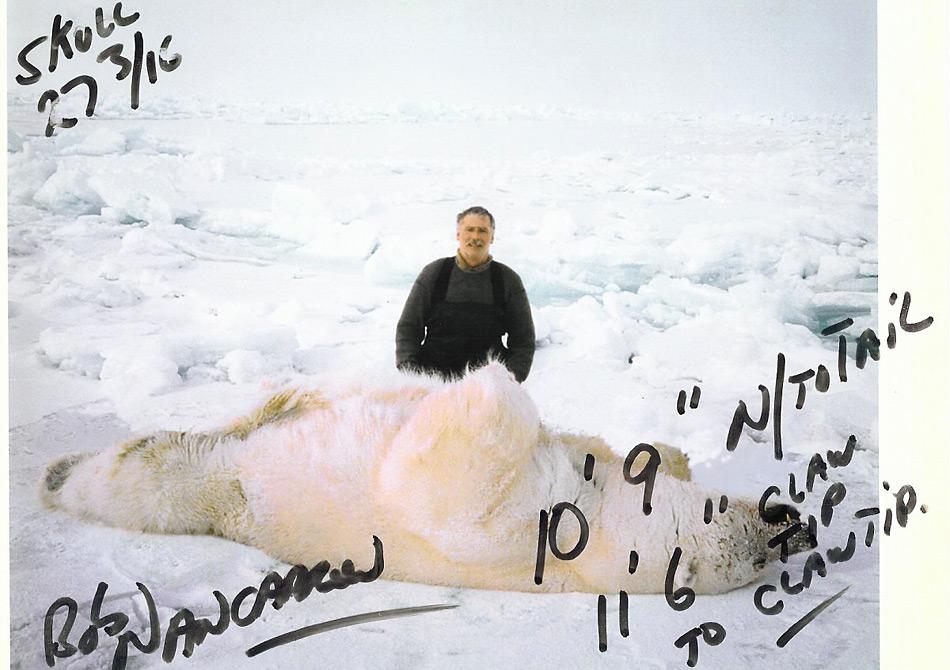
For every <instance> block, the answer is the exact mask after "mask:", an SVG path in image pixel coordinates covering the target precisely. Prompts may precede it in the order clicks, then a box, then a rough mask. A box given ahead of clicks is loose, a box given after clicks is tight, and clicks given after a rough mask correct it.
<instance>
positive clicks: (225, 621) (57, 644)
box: [43, 535, 452, 670]
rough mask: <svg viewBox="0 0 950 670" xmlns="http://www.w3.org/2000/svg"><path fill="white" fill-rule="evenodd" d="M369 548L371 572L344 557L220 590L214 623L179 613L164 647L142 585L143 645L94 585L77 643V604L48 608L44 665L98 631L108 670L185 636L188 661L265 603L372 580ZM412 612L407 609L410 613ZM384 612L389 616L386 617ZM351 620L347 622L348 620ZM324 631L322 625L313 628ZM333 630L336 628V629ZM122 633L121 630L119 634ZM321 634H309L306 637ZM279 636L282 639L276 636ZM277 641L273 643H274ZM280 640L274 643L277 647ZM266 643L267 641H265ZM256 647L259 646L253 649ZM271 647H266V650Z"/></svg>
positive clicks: (168, 656) (379, 563) (171, 647)
mask: <svg viewBox="0 0 950 670" xmlns="http://www.w3.org/2000/svg"><path fill="white" fill-rule="evenodd" d="M373 547H374V549H375V552H376V554H375V560H374V561H373V567H372V568H371V569H370V570H366V571H363V570H356V569H355V568H354V566H353V561H351V560H349V559H346V560H344V561H343V563H342V564H341V565H340V567H339V568H333V569H331V568H330V563H329V562H328V561H321V562H320V563H317V564H316V565H315V566H313V568H311V569H309V570H308V569H307V568H306V567H305V566H303V565H295V566H293V567H292V568H290V570H288V571H287V574H286V575H284V576H281V575H279V574H278V573H276V572H268V573H267V574H266V575H265V576H264V578H263V579H262V580H261V583H260V585H259V586H248V587H246V588H244V589H242V590H241V591H239V592H238V594H237V595H235V596H234V598H232V599H231V600H230V601H229V600H228V599H227V598H225V596H224V595H223V594H222V593H221V592H220V591H213V592H212V595H213V596H214V598H215V600H216V601H217V603H218V609H219V615H218V620H217V621H216V622H214V623H212V622H211V621H210V620H209V619H205V618H199V619H196V618H195V616H194V614H193V613H192V612H191V610H189V609H180V610H178V612H176V613H175V614H174V615H173V616H172V617H171V618H170V619H169V620H168V626H167V629H166V630H165V634H164V643H162V638H163V636H162V631H161V627H160V624H159V620H158V611H157V610H156V607H155V600H154V599H153V598H152V594H151V593H149V590H148V588H146V586H145V585H144V584H141V583H138V582H136V586H137V587H138V588H139V590H140V591H141V592H142V596H143V597H144V598H145V603H146V606H147V608H148V621H149V632H148V641H147V642H142V639H141V638H140V637H139V636H138V635H137V634H136V633H134V632H132V631H126V630H125V627H126V626H127V625H128V623H129V617H128V616H127V615H126V614H123V613H122V612H113V613H111V614H106V615H103V614H102V612H101V610H102V602H103V599H104V598H105V595H106V591H107V590H108V588H109V585H108V584H106V583H105V582H99V587H98V588H97V589H96V596H95V597H94V598H93V600H92V606H91V607H90V609H89V621H90V624H89V627H88V628H86V630H85V631H84V632H83V633H82V635H80V636H79V640H78V641H77V642H76V644H72V643H70V642H69V635H70V633H71V632H72V629H73V624H74V623H75V621H76V614H77V612H78V610H79V606H78V605H77V604H76V601H75V600H73V599H72V598H69V597H63V598H59V599H57V600H56V601H55V602H54V603H53V604H52V605H50V606H49V609H48V610H46V618H45V621H44V626H43V645H44V649H45V653H46V664H47V665H48V666H49V667H53V666H54V665H55V663H56V659H57V658H69V657H70V656H73V655H74V654H76V653H77V652H78V653H80V654H82V655H86V654H90V653H92V652H93V651H94V650H95V649H96V648H97V647H98V646H99V631H100V630H102V631H103V632H104V633H105V634H106V635H108V636H109V637H116V636H118V639H117V643H116V649H115V654H114V656H113V657H112V670H122V669H123V668H125V664H126V659H127V658H128V653H129V644H131V645H132V646H133V647H135V648H136V649H138V650H139V651H140V652H142V653H143V654H151V653H153V652H154V651H156V650H157V649H158V647H159V645H160V644H161V647H162V660H163V661H165V662H166V663H170V662H171V661H172V659H173V658H174V657H175V652H176V651H177V650H178V639H179V638H184V645H183V648H182V651H181V653H182V656H184V657H186V658H187V657H189V656H191V654H192V653H193V652H194V650H195V647H196V646H198V645H199V644H201V643H202V642H204V640H205V638H207V636H208V635H220V634H221V633H223V632H224V631H226V630H227V629H228V626H230V625H231V622H232V621H233V622H234V623H235V624H236V625H237V626H248V625H250V624H252V623H254V622H255V621H256V620H257V619H258V617H260V616H261V613H262V612H263V611H264V606H265V605H266V604H267V601H268V600H270V601H272V603H271V605H272V606H273V608H274V609H280V608H281V607H283V606H284V605H285V604H286V603H287V601H288V600H290V598H293V599H294V600H296V601H297V602H300V601H302V600H304V599H305V598H306V597H307V596H309V595H310V593H311V592H313V591H317V592H318V593H327V592H329V591H334V590H337V589H345V588H346V587H347V586H350V585H352V584H358V583H360V582H363V583H366V582H372V581H375V580H376V579H377V578H378V577H379V576H380V574H382V572H383V543H382V541H381V540H380V539H379V538H378V537H376V536H375V535H374V536H373ZM251 596H254V604H253V605H252V606H251V609H250V611H249V612H247V613H246V614H244V615H243V616H242V615H241V613H240V610H241V606H242V605H243V604H244V602H245V601H246V600H248V599H249V598H251ZM448 607H452V606H451V605H445V606H444V605H437V606H427V607H422V608H407V609H404V610H391V611H389V612H376V613H372V614H370V615H362V616H360V617H352V620H353V621H352V622H348V623H346V624H343V625H352V623H359V621H360V620H363V617H373V618H376V619H380V618H392V616H393V615H397V616H399V615H405V614H413V613H419V612H421V611H432V610H434V609H446V608H448ZM62 610H65V613H66V618H65V620H64V621H62V627H61V628H60V630H59V635H57V636H56V637H55V639H54V637H53V630H54V625H55V623H56V617H57V614H58V613H60V612H61V611H62ZM410 610H412V611H410ZM387 614H388V615H389V616H387ZM348 619H350V618H348ZM318 626H322V627H323V628H324V629H326V628H327V626H326V625H325V624H318ZM335 627H340V626H339V625H337V626H335ZM123 631H124V632H123ZM313 632H320V631H319V630H314V631H312V632H309V633H305V634H312V633H313ZM290 636H291V637H290V638H288V639H286V640H284V641H290V639H299V637H302V636H303V635H300V634H299V632H298V633H297V635H294V634H290ZM281 637H284V636H281ZM275 641H276V639H275ZM281 643H283V642H277V644H281ZM265 644H266V643H265ZM258 646H259V647H260V646H262V645H258ZM273 646H276V644H271V645H270V647H273Z"/></svg>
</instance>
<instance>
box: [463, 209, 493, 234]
mask: <svg viewBox="0 0 950 670" xmlns="http://www.w3.org/2000/svg"><path fill="white" fill-rule="evenodd" d="M469 214H475V215H477V216H487V217H488V220H489V221H490V222H491V227H492V230H494V229H495V217H494V216H492V215H491V212H489V211H488V210H487V209H485V208H484V207H480V206H478V205H475V206H474V207H469V208H468V209H466V210H464V211H461V212H459V213H458V216H456V217H455V225H456V226H457V225H459V224H460V223H462V219H464V218H465V217H466V216H468V215H469Z"/></svg>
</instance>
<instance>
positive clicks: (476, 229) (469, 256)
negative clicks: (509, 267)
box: [455, 207, 495, 266]
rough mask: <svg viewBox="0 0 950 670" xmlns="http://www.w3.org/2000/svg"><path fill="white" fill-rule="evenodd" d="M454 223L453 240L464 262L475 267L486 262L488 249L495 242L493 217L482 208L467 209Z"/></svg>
mask: <svg viewBox="0 0 950 670" xmlns="http://www.w3.org/2000/svg"><path fill="white" fill-rule="evenodd" d="M455 221H456V226H455V238H456V239H457V240H458V241H459V253H460V254H461V255H462V258H463V259H464V260H465V262H466V263H468V264H469V265H471V266H476V265H481V264H482V263H484V262H485V261H487V260H488V249H489V247H490V246H491V243H492V242H493V241H494V240H495V217H493V216H492V215H491V212H489V211H488V210H487V209H485V208H484V207H469V208H468V209H466V210H465V211H463V212H460V213H459V215H458V216H457V217H455Z"/></svg>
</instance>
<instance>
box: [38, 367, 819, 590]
mask: <svg viewBox="0 0 950 670" xmlns="http://www.w3.org/2000/svg"><path fill="white" fill-rule="evenodd" d="M416 382H417V383H416V384H414V385H411V386H404V387H402V388H394V389H389V390H378V389H377V390H365V389H360V388H356V389H352V390H351V391H350V392H347V393H343V394H341V395H339V396H338V397H336V398H334V399H332V400H331V399H329V398H326V397H324V396H323V395H321V394H319V393H316V392H310V393H297V392H293V391H290V392H286V393H282V394H278V395H277V396H275V397H273V398H271V400H269V401H268V403H267V404H265V405H264V407H262V408H261V409H260V410H258V412H257V413H255V414H253V415H251V416H250V417H247V418H244V419H242V420H239V421H238V422H236V423H234V424H232V425H231V426H230V427H228V428H226V429H224V430H222V431H220V432H217V433H192V434H189V433H171V432H163V433H158V434H155V435H151V436H148V437H144V438H141V439H137V440H133V441H130V442H127V443H125V444H121V445H117V446H115V447H113V448H111V449H108V450H106V451H104V452H101V453H99V454H96V455H89V454H80V455H72V456H67V457H65V458H62V459H60V460H59V461H57V462H55V463H53V464H51V465H50V466H49V467H48V469H47V472H46V476H45V478H44V481H43V486H42V495H43V499H44V501H45V502H46V503H47V504H48V505H49V506H51V507H56V508H61V509H64V510H67V511H69V512H72V513H74V514H77V515H79V516H81V517H83V518H86V519H93V520H96V521H101V522H103V523H106V524H110V525H114V526H119V527H122V528H128V529H133V530H141V531H147V532H157V533H212V534H217V535H221V536H223V537H226V538H230V539H233V540H236V541H238V542H243V543H245V544H249V545H253V546H255V547H259V548H260V549H262V550H264V551H266V552H267V553H269V554H271V555H273V556H276V557H277V558H279V559H281V560H283V561H287V562H289V563H295V564H304V565H307V566H311V565H314V564H316V563H317V562H319V561H321V560H324V559H326V560H329V561H331V562H334V561H336V564H339V563H340V562H341V561H342V560H344V559H345V558H351V559H353V560H354V561H355V562H356V564H357V565H362V566H369V565H371V564H372V556H373V546H372V543H371V538H372V536H373V535H377V536H379V537H380V538H381V539H382V541H383V543H384V545H385V570H384V573H383V576H384V577H387V578H389V579H397V580H406V581H416V582H427V583H432V584H445V585H453V586H469V587H478V588H491V589H504V590H521V591H536V590H545V591H592V592H600V593H609V592H611V591H617V590H619V589H624V590H626V591H628V592H636V593H659V592H663V590H664V582H665V577H666V572H667V568H668V565H669V562H670V556H671V554H672V553H673V551H674V549H675V548H676V547H680V548H681V549H682V557H681V559H680V561H679V567H678V569H677V572H676V581H675V584H676V586H682V585H687V586H691V587H692V588H694V589H695V591H696V592H697V593H721V592H723V591H728V590H729V589H733V588H736V587H738V586H742V585H744V584H747V583H749V582H750V581H752V580H754V579H755V578H756V575H757V574H758V573H759V572H760V571H761V570H762V568H763V567H764V565H765V564H766V562H767V561H768V560H769V559H771V558H776V557H777V550H774V549H768V548H767V546H766V544H767V541H768V540H769V539H770V538H771V537H773V536H775V535H776V534H777V533H778V532H780V531H781V530H783V529H784V528H786V527H787V525H788V523H790V519H788V518H787V517H786V516H784V515H783V517H782V520H781V521H780V522H777V523H766V522H764V521H763V520H762V519H761V518H760V515H759V513H758V509H757V505H756V503H755V502H753V501H751V500H733V501H731V502H730V504H729V509H728V511H727V512H725V513H724V514H719V515H716V516H715V517H714V518H713V521H712V523H711V524H709V525H706V524H705V523H704V522H703V510H704V506H705V501H706V498H707V497H714V498H715V499H717V500H718V495H714V494H713V493H712V492H710V491H707V490H704V489H702V488H700V487H699V486H697V485H696V484H694V483H692V482H690V481H688V478H689V470H688V465H687V464H686V461H685V457H683V455H682V454H680V453H679V452H676V451H675V450H671V449H664V453H665V456H664V459H665V460H666V461H667V462H666V464H665V469H666V470H667V472H670V471H671V469H670V464H671V463H672V465H673V468H672V470H673V471H675V470H677V469H679V470H680V472H679V473H676V472H673V474H678V475H679V477H678V478H677V477H674V476H672V475H671V474H664V472H662V471H661V472H660V473H658V474H657V476H656V481H655V488H654V491H653V496H652V508H653V509H652V513H651V514H649V515H646V514H644V512H643V510H642V502H643V486H642V485H638V486H631V485H630V484H629V483H627V482H626V481H625V480H624V477H623V462H622V459H621V458H620V457H618V456H617V455H615V454H614V453H613V452H612V451H611V449H610V447H609V446H608V445H607V444H606V443H605V442H603V441H602V440H600V439H599V438H596V437H590V436H578V435H572V434H567V433H557V432H553V431H550V430H546V429H545V428H544V427H543V426H541V423H540V420H539V417H538V412H537V409H536V408H535V406H534V403H533V402H532V401H531V399H530V398H529V397H528V394H527V393H526V392H525V391H524V390H523V389H522V388H521V386H519V385H518V384H517V383H516V382H515V381H514V380H513V379H512V377H511V375H510V374H509V373H508V371H507V370H506V369H505V368H504V367H503V366H501V365H500V364H497V363H493V364H491V365H488V366H486V367H483V368H481V369H479V370H477V371H474V372H470V373H469V374H468V375H467V376H466V377H464V378H463V379H462V380H460V381H457V382H453V383H441V382H435V381H433V380H428V379H418V380H416ZM588 453H591V454H593V455H594V456H595V457H596V466H595V469H594V472H595V476H594V478H593V479H592V481H585V479H584V477H583V467H584V461H585V458H586V455H587V454H588ZM644 458H645V457H644ZM638 462H639V461H638ZM637 471H638V467H637V465H634V468H633V472H634V473H636V472H637ZM562 501H566V502H571V503H573V504H575V505H576V506H577V507H578V508H579V509H580V510H582V511H583V513H584V514H585V516H586V518H587V520H588V522H589V528H590V536H589V540H588V543H587V546H586V548H585V549H584V550H583V551H582V552H581V554H580V556H579V557H578V558H576V559H575V560H571V561H564V560H557V559H555V558H554V557H553V556H551V555H548V556H547V560H546V565H545V570H544V579H543V583H542V584H541V585H540V586H537V585H536V584H535V583H534V568H535V560H536V556H537V551H538V526H539V513H540V511H541V510H550V509H551V508H552V506H553V505H555V504H556V503H559V502H562ZM578 533H579V525H578V523H577V521H576V520H575V519H574V518H573V517H572V516H571V515H570V514H565V515H564V516H563V518H562V522H561V524H560V530H559V531H558V545H559V548H560V550H561V551H562V552H563V551H569V550H570V548H571V547H573V546H574V545H575V542H576V540H577V539H578ZM799 535H801V534H799ZM801 549H804V546H796V547H793V548H792V550H793V551H795V550H801ZM631 550H634V551H636V552H637V553H638V555H639V567H638V569H637V571H636V573H635V574H634V575H631V574H629V571H628V568H629V555H630V551H631Z"/></svg>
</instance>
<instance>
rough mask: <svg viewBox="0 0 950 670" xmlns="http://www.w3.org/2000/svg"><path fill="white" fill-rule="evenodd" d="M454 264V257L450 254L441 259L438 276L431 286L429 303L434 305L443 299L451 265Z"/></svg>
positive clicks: (450, 273)
mask: <svg viewBox="0 0 950 670" xmlns="http://www.w3.org/2000/svg"><path fill="white" fill-rule="evenodd" d="M454 265H455V257H454V256H450V257H449V258H446V259H444V260H443V261H442V267H440V268H439V276H438V277H436V280H435V286H433V287H432V300H431V302H430V303H429V304H430V306H431V307H435V306H436V305H438V304H439V303H440V302H444V301H445V294H446V293H448V290H449V277H451V276H452V267H453V266H454Z"/></svg>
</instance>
